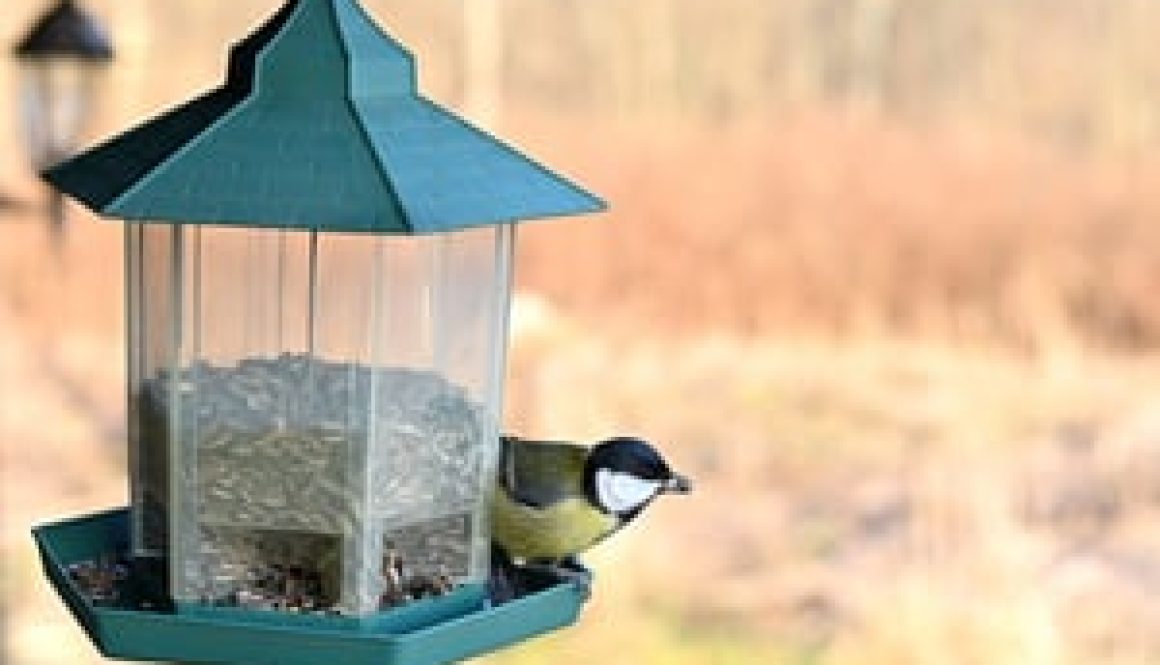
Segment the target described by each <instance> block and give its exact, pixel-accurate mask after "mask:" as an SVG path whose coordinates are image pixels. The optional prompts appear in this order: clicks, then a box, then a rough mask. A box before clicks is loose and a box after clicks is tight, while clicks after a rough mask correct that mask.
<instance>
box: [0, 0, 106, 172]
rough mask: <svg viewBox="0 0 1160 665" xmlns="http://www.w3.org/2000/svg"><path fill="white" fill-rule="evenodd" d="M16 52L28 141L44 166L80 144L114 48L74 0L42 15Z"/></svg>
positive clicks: (36, 159)
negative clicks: (103, 72) (103, 73)
mask: <svg viewBox="0 0 1160 665" xmlns="http://www.w3.org/2000/svg"><path fill="white" fill-rule="evenodd" d="M13 54H14V55H15V56H16V59H17V61H18V62H19V63H20V69H21V72H20V97H19V100H20V106H21V109H20V110H21V113H20V117H21V120H22V127H23V131H24V139H25V143H26V144H27V146H28V150H29V153H30V154H29V156H30V158H31V160H32V163H33V165H34V166H35V167H36V168H37V169H43V168H45V167H48V166H52V165H53V164H55V163H57V162H58V161H60V160H62V159H64V158H65V157H67V156H68V155H70V154H71V153H72V151H73V149H74V148H75V147H76V144H77V141H78V140H79V139H80V135H81V131H82V130H83V128H84V125H85V122H86V121H87V120H88V118H89V117H90V115H91V113H92V109H93V105H94V104H93V103H94V100H95V98H96V95H97V91H98V87H99V85H98V82H99V78H100V74H101V71H102V70H103V69H104V68H105V66H106V65H108V63H109V62H110V61H112V59H113V46H112V44H111V43H110V42H109V37H108V35H107V34H106V33H105V30H104V28H102V27H101V25H100V24H99V23H97V21H96V20H95V19H94V18H93V17H92V16H91V15H90V14H89V13H88V12H86V11H84V10H83V9H81V8H80V7H79V6H78V5H77V3H76V2H74V1H73V0H61V1H60V2H58V3H57V4H56V5H54V6H53V7H52V8H51V9H50V10H48V11H47V12H45V14H44V15H42V16H41V17H40V18H39V19H37V21H36V23H35V24H33V26H32V28H31V29H30V30H29V32H28V34H26V35H25V36H24V38H23V39H21V40H20V42H19V43H17V45H16V47H15V48H14V49H13Z"/></svg>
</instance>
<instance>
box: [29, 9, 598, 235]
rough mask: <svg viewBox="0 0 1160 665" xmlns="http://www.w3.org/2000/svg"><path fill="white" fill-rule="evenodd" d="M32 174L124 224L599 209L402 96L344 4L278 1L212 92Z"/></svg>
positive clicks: (440, 219) (398, 64)
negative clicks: (42, 176) (125, 221)
mask: <svg viewBox="0 0 1160 665" xmlns="http://www.w3.org/2000/svg"><path fill="white" fill-rule="evenodd" d="M45 178H46V179H47V180H48V181H49V182H50V183H52V184H53V185H54V186H55V187H57V188H58V189H60V190H61V191H63V192H65V193H67V194H70V195H72V196H74V197H75V198H77V199H79V200H80V201H82V202H84V203H85V204H86V205H87V206H88V207H90V208H91V209H92V210H93V211H95V212H97V213H98V214H101V215H104V216H109V217H117V218H122V219H128V220H146V221H167V222H175V223H194V224H225V225H242V226H263V227H281V228H303V229H318V230H335V231H369V232H377V233H429V232H438V231H451V230H456V229H461V228H467V227H471V226H479V225H487V224H499V223H507V222H515V221H520V220H526V219H536V218H545V217H556V216H562V215H574V214H581V213H588V212H596V211H599V210H602V209H604V203H603V202H602V201H600V200H599V199H598V198H596V197H595V196H593V195H592V194H590V193H588V192H586V191H585V190H584V189H582V188H580V187H579V186H577V185H575V184H573V183H571V182H569V181H568V180H566V179H564V178H562V177H560V176H558V175H556V174H554V173H552V172H551V171H549V170H547V169H545V168H544V167H542V166H541V165H539V164H537V163H536V162H534V161H532V160H531V159H529V158H528V157H526V156H524V155H522V154H521V153H520V152H518V151H517V150H515V149H513V148H511V147H510V146H508V145H505V144H504V143H502V142H500V141H499V140H497V139H496V138H494V137H493V136H491V135H489V134H487V133H486V132H483V131H481V130H479V129H477V128H475V127H473V126H471V125H470V124H468V123H467V122H465V121H464V120H462V119H461V118H459V117H458V116H456V115H455V114H454V113H452V112H450V111H448V110H446V109H444V108H442V107H440V106H439V105H438V104H436V103H434V102H432V101H430V100H428V99H426V98H424V97H423V96H421V95H420V94H419V92H418V86H417V83H416V75H415V65H414V61H413V59H412V56H411V54H410V53H408V52H407V50H406V49H404V48H403V47H402V46H400V45H399V44H398V43H397V42H395V41H394V40H393V39H391V38H390V37H389V36H387V35H386V34H385V33H383V32H382V31H381V30H380V29H379V28H378V26H376V25H375V23H374V22H373V21H372V20H371V19H370V17H368V16H367V14H366V13H365V12H364V11H363V10H362V8H361V7H359V5H358V3H357V2H356V0H290V1H289V2H287V4H286V5H285V6H284V7H283V8H282V9H281V10H280V11H279V12H278V13H277V14H276V15H275V16H274V17H273V18H271V19H270V20H269V21H268V22H267V23H266V24H265V25H263V26H262V27H261V28H259V29H258V30H257V31H256V32H254V33H253V34H252V35H250V36H249V37H248V38H246V39H245V40H243V41H242V42H239V43H238V44H237V45H236V46H235V47H234V48H233V50H232V52H231V54H230V63H229V71H228V75H227V78H226V82H225V84H224V85H222V86H221V87H219V88H217V89H215V90H213V91H211V92H209V93H207V94H205V95H203V96H201V97H199V98H197V99H195V100H193V101H191V102H188V103H186V104H184V105H182V106H180V107H178V108H176V109H174V110H171V111H169V112H168V113H165V114H163V115H161V116H160V117H158V118H156V119H153V120H151V121H149V122H146V123H145V124H143V125H141V126H139V127H137V128H135V129H132V130H130V131H128V132H126V133H125V134H122V135H121V136H118V137H116V138H114V139H112V140H110V141H109V142H107V143H105V144H103V145H100V146H98V147H96V148H94V149H92V150H90V151H88V152H86V153H83V154H81V155H79V156H77V157H76V158H74V159H72V160H69V161H67V162H65V163H63V164H61V165H60V166H57V167H55V168H53V169H51V170H50V171H49V172H48V173H46V174H45Z"/></svg>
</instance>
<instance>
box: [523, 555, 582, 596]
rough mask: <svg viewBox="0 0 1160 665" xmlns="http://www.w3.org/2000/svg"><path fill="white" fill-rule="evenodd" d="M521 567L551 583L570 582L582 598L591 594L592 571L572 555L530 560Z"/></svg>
mask: <svg viewBox="0 0 1160 665" xmlns="http://www.w3.org/2000/svg"><path fill="white" fill-rule="evenodd" d="M523 568H524V569H525V570H528V571H529V572H533V573H535V574H537V575H540V576H542V577H544V578H547V579H549V580H552V583H553V584H571V585H573V586H575V587H576V588H577V589H578V590H579V591H580V593H581V594H583V596H584V598H588V597H590V596H591V595H592V571H591V570H588V569H587V568H585V567H584V564H582V563H580V560H579V559H577V558H576V557H574V556H569V557H566V558H564V559H560V560H559V561H532V562H529V563H527V564H525V565H524V566H523Z"/></svg>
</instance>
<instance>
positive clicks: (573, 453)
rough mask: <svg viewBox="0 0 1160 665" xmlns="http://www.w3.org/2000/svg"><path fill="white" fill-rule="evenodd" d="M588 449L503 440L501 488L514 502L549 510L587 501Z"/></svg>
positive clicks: (577, 446) (558, 444)
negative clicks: (569, 501)
mask: <svg viewBox="0 0 1160 665" xmlns="http://www.w3.org/2000/svg"><path fill="white" fill-rule="evenodd" d="M587 459H588V448H587V447H585V446H582V445H578V444H575V443H566V442H561V441H529V440H526V439H518V438H516V437H509V436H505V437H502V438H501V446H500V461H499V484H500V487H502V488H503V489H504V490H505V491H506V492H507V494H508V495H509V496H510V497H511V498H512V500H514V501H516V502H518V503H522V504H524V505H527V506H532V507H536V508H546V507H548V506H551V505H554V504H556V503H559V502H561V501H564V500H566V499H571V498H583V497H584V464H585V462H586V460H587Z"/></svg>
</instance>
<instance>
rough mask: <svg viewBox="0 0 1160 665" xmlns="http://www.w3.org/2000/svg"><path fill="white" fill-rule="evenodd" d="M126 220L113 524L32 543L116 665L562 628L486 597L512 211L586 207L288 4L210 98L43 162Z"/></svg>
mask: <svg viewBox="0 0 1160 665" xmlns="http://www.w3.org/2000/svg"><path fill="white" fill-rule="evenodd" d="M46 177H47V179H48V180H49V182H51V183H52V184H53V185H54V186H56V187H57V188H59V189H60V190H61V191H63V192H65V193H67V194H69V195H71V196H73V197H75V198H77V199H78V200H80V201H81V202H83V203H84V204H85V205H87V206H88V207H89V208H91V209H92V210H94V211H95V212H97V213H98V214H100V215H102V216H106V217H114V218H119V219H123V220H126V221H127V222H128V223H127V226H126V231H125V233H126V256H127V271H126V275H127V277H126V279H127V285H126V287H127V299H128V317H129V326H128V332H129V339H128V355H129V386H128V391H129V404H130V413H129V444H130V480H131V496H132V506H131V507H130V508H129V509H128V510H117V511H113V512H109V513H103V514H100V515H95V516H90V517H86V518H81V519H79V520H73V521H69V522H63V523H58V524H55V525H49V526H45V527H41V528H40V529H38V530H37V533H36V535H37V540H38V543H39V545H40V548H41V552H42V555H43V558H44V561H45V566H46V570H47V572H48V574H49V576H50V578H51V579H52V581H53V582H54V584H55V585H56V586H57V588H58V590H59V591H60V593H61V595H62V596H63V597H64V598H65V600H66V602H67V603H68V604H69V606H70V608H72V610H73V612H74V614H75V615H76V616H77V618H78V620H79V621H80V623H81V624H82V625H83V626H84V627H85V628H86V630H87V631H88V633H89V635H90V636H91V637H92V639H93V640H94V642H95V643H96V644H97V646H98V647H99V648H100V649H101V651H102V652H103V653H105V654H106V655H109V656H115V657H123V658H130V659H135V660H171V661H183V662H220V663H246V664H250V663H253V664H267V663H268V664H270V665H274V664H275V663H277V664H279V665H285V664H289V665H299V664H301V665H306V664H308V663H318V662H329V661H333V660H334V659H335V658H336V657H337V654H341V660H342V661H343V662H344V663H350V664H354V665H360V664H362V663H367V664H368V665H369V664H370V663H378V664H387V665H390V664H398V665H425V664H433V663H444V662H448V661H451V660H455V659H459V658H464V657H469V656H471V655H475V654H479V653H483V652H486V651H489V650H492V649H495V648H498V647H501V646H504V645H507V644H511V643H514V642H517V641H519V640H522V639H525V638H527V637H529V636H531V635H534V634H538V633H541V632H543V631H546V630H550V629H553V628H556V627H559V626H562V625H566V624H568V623H570V622H571V621H573V620H574V619H575V617H576V615H577V613H578V611H579V609H580V606H581V605H582V603H583V592H582V590H581V589H580V588H578V587H577V586H575V585H573V584H570V583H564V584H546V585H545V586H544V588H543V589H542V590H539V591H537V592H535V593H531V594H528V595H526V596H523V597H521V598H518V599H516V600H514V601H511V602H509V603H506V604H503V605H500V606H492V604H491V603H490V602H489V601H488V599H487V594H486V590H485V587H486V583H487V580H488V574H489V563H488V556H489V543H490V533H489V529H488V524H487V499H488V496H489V493H490V489H491V485H492V479H493V478H494V475H495V465H496V463H497V460H496V458H497V455H498V428H499V423H500V416H501V398H502V394H503V377H504V366H505V362H506V358H505V356H506V349H507V328H508V326H507V323H508V313H509V309H510V300H511V279H512V270H513V265H512V264H513V244H514V241H515V228H516V224H517V223H518V222H519V221H521V220H527V219H537V218H546V217H557V216H564V215H574V214H581V213H588V212H595V211H599V210H601V209H603V203H602V202H601V201H600V200H598V199H597V198H595V197H594V196H592V195H591V194H589V193H587V192H586V191H584V190H583V189H581V188H579V187H577V186H575V185H573V184H571V183H570V182H568V181H566V180H564V179H562V178H560V177H559V176H557V175H555V174H553V173H551V172H550V171H548V170H546V169H544V168H543V167H541V166H540V165H538V164H536V163H535V162H533V161H531V160H529V159H528V158H526V157H524V156H523V155H521V154H520V153H519V152H517V151H516V150H514V149H512V148H511V147H508V146H506V145H504V144H502V143H500V142H499V141H497V140H496V139H495V138H493V137H492V136H490V135H488V134H486V133H484V132H482V131H479V130H478V129H475V128H473V127H471V126H470V125H468V124H467V123H465V122H464V121H462V120H461V119H459V118H458V117H456V116H455V115H454V114H452V113H450V112H449V111H447V110H445V109H443V108H441V107H439V106H438V105H436V104H435V103H433V102H431V101H429V100H427V99H425V98H423V97H422V96H420V95H419V93H418V90H417V84H416V73H415V66H414V63H413V60H412V57H411V55H410V54H409V53H408V52H407V51H406V50H405V49H404V48H403V47H402V46H400V45H399V44H398V43H396V42H395V41H393V40H392V39H391V38H390V37H388V36H387V35H386V34H384V33H383V32H382V31H381V30H380V29H379V28H378V27H377V26H376V25H375V24H374V22H373V21H372V20H371V19H370V18H369V17H368V16H367V15H366V13H364V11H363V10H362V9H361V8H360V7H359V5H358V4H357V2H356V1H355V0H291V1H290V2H288V3H287V4H286V5H285V6H284V7H283V8H282V9H281V10H280V11H279V12H278V13H277V14H276V15H275V16H274V17H273V18H272V19H271V20H269V21H268V22H267V23H266V24H265V25H263V26H262V27H261V28H259V29H258V30H257V31H256V32H255V33H253V34H252V35H251V36H249V37H248V38H246V39H245V40H243V41H241V42H240V43H238V44H237V45H236V46H235V47H234V49H233V51H232V53H231V57H230V61H229V72H228V76H227V80H226V82H225V84H224V85H223V86H221V87H220V88H217V89H216V90H213V91H211V92H209V93H207V94H205V95H203V96H201V97H199V98H197V99H195V100H193V101H191V102H189V103H187V104H184V105H182V106H180V107H178V108H176V109H174V110H172V111H170V112H168V113H166V114H165V115H163V116H161V117H159V118H157V119H154V120H151V121H149V122H147V123H145V124H143V125H141V126H139V127H137V128H136V129H133V130H130V131H128V132H127V133H125V134H123V135H121V136H119V137H117V138H114V139H112V140H111V141H109V142H108V143H105V144H103V145H101V146H99V147H97V148H94V149H93V150H90V151H88V152H86V153H83V154H81V155H79V156H77V157H75V158H73V159H71V160H69V161H67V162H65V163H63V164H61V165H59V166H57V167H55V168H53V169H51V170H50V171H49V172H48V174H47V176H46Z"/></svg>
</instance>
